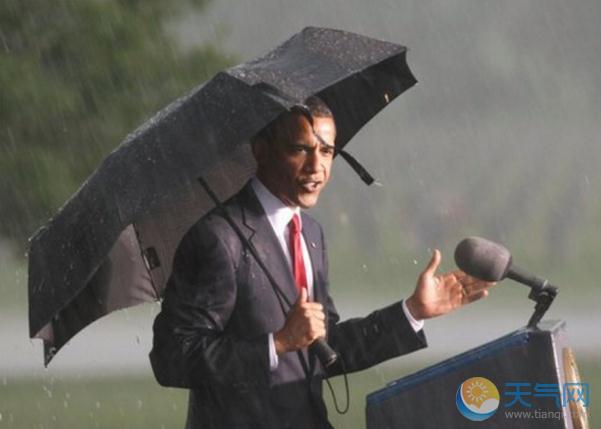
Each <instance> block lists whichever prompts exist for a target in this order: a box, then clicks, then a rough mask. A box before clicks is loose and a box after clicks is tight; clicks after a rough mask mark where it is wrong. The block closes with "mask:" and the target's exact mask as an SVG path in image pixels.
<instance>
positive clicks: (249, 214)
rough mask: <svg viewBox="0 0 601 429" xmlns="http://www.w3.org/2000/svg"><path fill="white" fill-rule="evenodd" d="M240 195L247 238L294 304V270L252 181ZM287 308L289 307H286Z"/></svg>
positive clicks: (291, 303)
mask: <svg viewBox="0 0 601 429" xmlns="http://www.w3.org/2000/svg"><path fill="white" fill-rule="evenodd" d="M240 197H241V198H242V201H241V207H242V219H243V220H242V222H243V224H244V225H245V226H246V228H247V232H248V236H247V238H248V239H249V240H250V241H251V242H252V244H253V246H254V247H255V249H256V250H257V252H258V253H259V257H260V258H261V261H263V263H264V264H265V267H266V268H267V270H268V271H269V272H270V274H271V276H272V277H273V279H274V280H275V282H276V284H277V285H278V286H279V288H280V290H281V291H282V293H283V294H284V296H285V297H286V299H287V300H288V303H289V304H290V305H293V304H294V302H295V301H296V298H297V292H296V287H295V285H294V278H293V277H292V272H291V271H290V267H289V264H288V261H287V259H286V255H285V254H284V251H283V250H282V246H281V245H280V242H279V241H278V238H277V237H276V235H275V232H274V231H273V228H272V227H271V224H270V223H269V219H267V215H266V214H265V211H264V210H263V207H262V206H261V203H260V202H259V200H258V199H257V196H256V195H255V193H254V191H253V189H252V186H250V183H249V184H247V185H246V186H245V188H244V189H243V190H242V192H241V194H240ZM287 310H288V308H286V311H287Z"/></svg>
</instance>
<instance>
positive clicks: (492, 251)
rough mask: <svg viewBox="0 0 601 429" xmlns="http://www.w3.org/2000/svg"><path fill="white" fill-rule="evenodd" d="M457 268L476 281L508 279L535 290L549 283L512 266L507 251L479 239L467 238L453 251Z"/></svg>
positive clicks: (499, 245)
mask: <svg viewBox="0 0 601 429" xmlns="http://www.w3.org/2000/svg"><path fill="white" fill-rule="evenodd" d="M455 263H456V264H457V266H458V267H459V268H460V269H461V270H462V271H464V272H465V273H467V274H469V275H470V276H472V277H476V278H477V279H480V280H484V281H488V282H497V281H500V280H503V279H504V278H510V279H512V280H515V281H517V282H518V283H522V284H525V285H527V286H530V287H531V288H533V289H535V290H540V289H543V288H545V287H546V286H547V285H548V284H549V281H548V280H547V279H543V278H540V277H537V276H535V275H533V274H530V273H529V272H527V271H525V270H523V269H521V268H519V267H516V266H515V265H513V260H512V257H511V253H510V252H509V250H508V249H507V248H506V247H504V246H502V245H501V244H498V243H495V242H494V241H490V240H487V239H485V238H481V237H468V238H465V239H464V240H462V241H461V242H460V243H459V244H458V245H457V247H456V249H455Z"/></svg>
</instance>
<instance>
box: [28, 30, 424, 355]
mask: <svg viewBox="0 0 601 429" xmlns="http://www.w3.org/2000/svg"><path fill="white" fill-rule="evenodd" d="M405 54H406V48H404V47H403V46H400V45H397V44H393V43H389V42H384V41H380V40H375V39H372V38H368V37H365V36H361V35H357V34H354V33H350V32H345V31H340V30H333V29H327V28H312V27H311V28H305V29H304V30H302V31H301V32H300V33H298V34H296V35H294V36H292V37H291V38H290V39H288V40H287V41H286V42H284V43H283V44H282V45H280V46H279V47H277V48H276V49H274V50H273V51H271V52H269V53H268V54H267V55H265V56H263V57H261V58H258V59H255V60H252V61H249V62H246V63H244V64H241V65H238V66H235V67H232V68H230V69H227V70H225V71H223V72H220V73H218V74H217V75H216V76H215V77H213V78H212V79H211V80H209V81H208V82H206V83H204V84H202V85H200V86H198V87H196V88H194V89H193V90H192V91H191V92H190V93H189V94H188V95H186V96H184V97H182V98H180V99H178V100H176V101H175V102H173V103H172V104H170V105H169V106H167V107H166V108H164V109H163V110H161V111H160V112H158V113H157V114H156V115H155V116H154V117H153V118H151V119H150V120H148V121H147V122H146V123H144V124H143V125H142V126H141V127H139V128H138V129H137V130H136V131H134V132H133V133H132V134H130V135H129V136H127V138H126V139H125V141H123V142H122V143H121V144H120V145H119V146H118V147H117V148H116V149H115V150H114V151H113V152H112V153H111V154H109V155H108V156H107V157H106V158H105V159H104V161H103V162H102V164H101V165H100V166H99V167H98V169H97V170H96V171H95V172H94V173H93V174H92V175H91V176H90V177H89V178H88V179H87V180H86V182H85V183H84V184H83V185H82V186H81V188H80V189H79V190H78V191H77V192H76V193H75V194H74V195H73V196H72V197H71V198H70V199H69V200H68V201H67V202H66V203H65V205H64V206H63V207H62V208H61V209H60V210H59V211H58V213H57V214H56V215H55V216H54V217H53V218H52V219H51V220H50V221H49V222H48V223H47V224H46V225H44V226H43V227H42V228H40V230H39V231H37V233H36V234H35V235H34V236H33V237H32V238H31V245H30V250H29V328H30V336H31V337H37V338H41V339H43V340H44V352H45V364H47V363H48V362H49V361H50V360H51V359H52V357H53V356H54V354H55V353H56V351H58V349H60V347H62V346H63V345H64V344H65V343H66V342H67V341H68V340H69V339H70V338H71V337H73V335H75V334H76V333H77V332H79V331H80V330H81V329H83V328H84V327H85V326H86V325H88V324H89V323H91V322H93V321H94V320H96V319H98V318H99V317H101V316H103V315H105V314H108V313H109V312H111V311H113V310H116V309H119V308H124V307H128V306H132V305H135V304H139V303H142V302H148V301H156V300H157V299H160V297H161V295H162V292H163V289H164V287H165V284H166V282H167V279H168V277H169V275H170V272H171V263H172V258H173V255H174V253H175V249H176V247H177V244H178V243H179V241H180V239H181V238H182V237H183V235H184V233H185V232H186V230H187V229H188V228H190V226H191V225H192V224H193V223H194V222H195V221H196V220H197V219H198V218H200V217H201V216H202V215H204V214H205V213H206V212H208V211H209V210H211V209H212V208H213V207H214V203H213V202H212V200H211V199H210V198H209V197H208V196H207V194H206V192H204V191H203V190H202V188H201V187H200V184H199V183H198V181H197V178H198V177H199V176H202V177H203V178H204V180H205V181H206V183H207V184H208V185H209V186H210V187H211V189H212V190H213V191H214V192H215V194H216V195H217V196H218V197H219V198H220V199H221V200H222V201H223V200H225V199H227V198H228V197H230V196H231V195H233V194H234V193H235V192H236V191H238V190H239V189H240V188H241V187H242V186H243V185H244V183H245V182H246V181H247V180H248V179H249V178H250V177H251V176H252V175H253V173H254V171H255V161H254V159H253V157H252V154H251V151H250V145H249V144H248V141H249V139H250V137H252V136H253V135H254V134H256V133H257V132H258V131H259V130H261V129H262V128H263V127H264V126H266V125H267V124H268V123H270V122H271V121H273V120H274V119H275V118H276V117H277V116H278V115H280V114H281V113H283V112H285V111H287V110H289V109H291V108H293V107H295V106H297V105H299V104H302V102H303V101H304V100H305V99H307V98H308V97H310V96H312V95H317V96H319V97H320V98H322V99H323V100H324V101H325V102H326V104H327V105H328V106H329V107H330V109H331V110H332V112H333V114H334V117H335V119H336V125H337V139H336V146H337V147H339V148H342V147H344V146H345V145H346V144H347V143H348V141H349V140H350V139H351V138H352V137H353V136H354V135H355V134H356V133H357V132H358V131H359V129H360V128H361V127H362V126H363V125H364V124H365V123H367V122H368V121H369V120H370V119H371V118H372V117H373V116H374V115H376V114H377V113H378V112H379V111H380V110H381V109H382V108H384V107H385V106H386V105H387V104H388V103H389V102H390V101H392V100H393V99H394V98H395V97H397V96H398V95H399V94H401V93H402V92H403V91H405V90H406V89H408V88H410V87H411V86H412V85H414V84H415V82H416V80H415V78H414V77H413V75H412V74H411V71H410V70H409V68H408V66H407V63H406V60H405Z"/></svg>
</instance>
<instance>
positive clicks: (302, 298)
mask: <svg viewBox="0 0 601 429" xmlns="http://www.w3.org/2000/svg"><path fill="white" fill-rule="evenodd" d="M297 302H298V303H299V304H304V303H306V302H307V288H305V287H302V288H301V290H300V294H299V296H298V301H297Z"/></svg>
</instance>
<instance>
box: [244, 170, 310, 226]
mask: <svg viewBox="0 0 601 429" xmlns="http://www.w3.org/2000/svg"><path fill="white" fill-rule="evenodd" d="M250 184H251V186H252V188H253V190H254V191H255V194H256V195H257V198H258V199H259V202H260V203H261V206H263V210H264V211H265V214H266V215H267V219H269V223H270V224H271V227H272V228H273V230H274V231H275V233H276V234H277V235H278V236H279V235H282V234H284V232H285V231H286V228H287V227H288V224H289V223H290V220H291V219H292V216H294V215H295V214H298V215H299V220H300V226H301V229H302V218H301V216H300V207H298V206H297V207H290V206H287V205H286V204H284V202H283V201H282V200H280V199H279V198H278V197H276V196H275V195H273V194H272V193H271V191H270V190H269V189H267V187H266V186H265V185H264V184H263V183H261V181H260V180H259V179H258V178H257V177H256V176H255V177H253V178H252V179H251V181H250Z"/></svg>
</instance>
